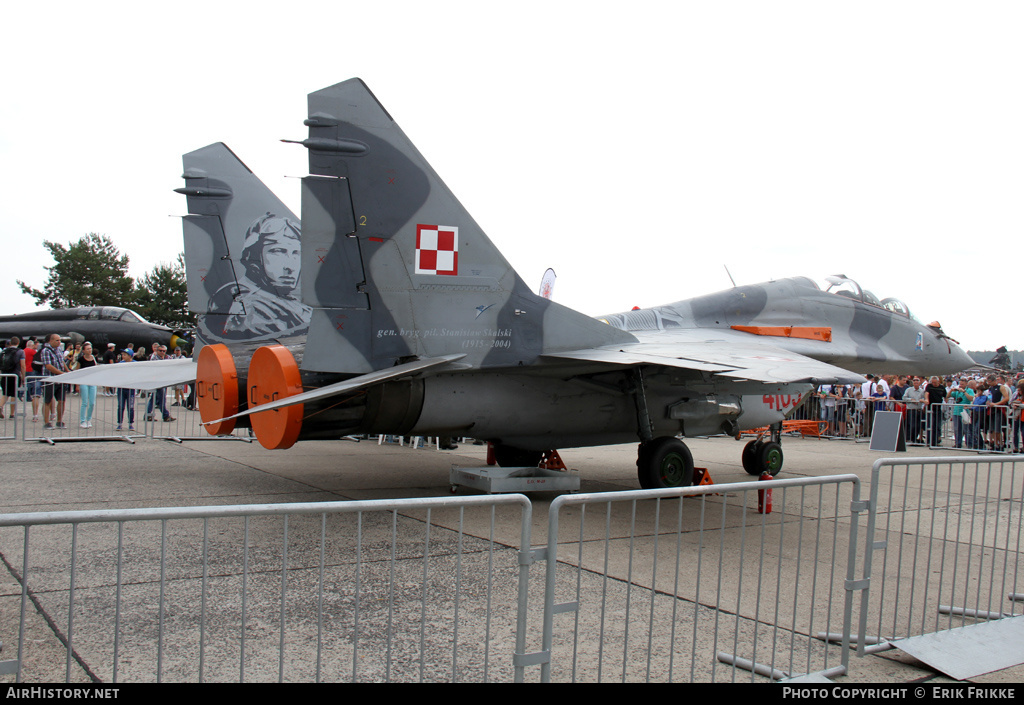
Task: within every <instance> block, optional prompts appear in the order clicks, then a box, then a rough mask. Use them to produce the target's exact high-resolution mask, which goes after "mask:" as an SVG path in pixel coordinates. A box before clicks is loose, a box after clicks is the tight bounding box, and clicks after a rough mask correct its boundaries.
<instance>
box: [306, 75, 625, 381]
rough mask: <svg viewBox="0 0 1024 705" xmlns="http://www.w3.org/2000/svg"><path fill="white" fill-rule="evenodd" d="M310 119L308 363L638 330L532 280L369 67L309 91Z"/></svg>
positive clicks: (501, 349) (600, 340)
mask: <svg viewBox="0 0 1024 705" xmlns="http://www.w3.org/2000/svg"><path fill="white" fill-rule="evenodd" d="M306 125H307V126H308V127H309V138H308V139H306V140H304V141H302V142H301V144H303V145H304V146H305V147H306V148H307V149H308V150H309V165H310V166H309V169H310V173H311V176H308V177H306V178H305V179H304V180H303V194H302V219H303V225H304V227H305V230H306V233H305V236H306V246H305V248H304V259H303V270H302V274H303V280H304V285H303V296H304V302H305V303H306V304H307V305H309V306H311V307H313V315H312V319H311V323H310V330H309V339H308V342H307V346H306V352H305V357H304V360H303V367H304V368H306V369H310V370H317V371H325V372H348V373H365V372H369V371H372V370H376V369H381V368H384V367H390V366H391V365H393V364H395V363H396V362H400V361H404V360H405V359H409V358H414V357H438V356H441V355H448V354H458V353H464V354H466V358H465V359H464V362H468V363H469V364H471V365H472V366H474V367H512V366H518V365H528V364H532V363H534V362H535V361H536V360H537V358H538V356H540V355H541V354H543V353H546V352H556V351H564V350H572V349H579V348H585V347H593V346H597V345H605V344H611V343H625V342H633V341H635V338H634V337H633V336H632V335H630V334H629V333H626V332H624V331H621V330H618V329H615V328H612V327H611V326H608V325H605V324H604V323H601V322H598V321H596V320H594V319H592V318H590V317H588V316H585V315H583V314H581V313H578V312H576V311H573V310H572V309H569V308H566V307H564V306H561V305H559V304H556V303H554V302H551V301H549V300H547V299H544V298H542V297H540V296H537V295H536V294H534V293H533V292H532V291H531V290H530V288H529V287H528V286H527V285H526V284H525V283H524V282H523V281H522V279H521V278H520V277H519V275H518V274H516V272H515V271H514V270H513V269H512V267H511V265H510V264H509V263H508V262H507V261H506V259H505V258H504V257H503V256H502V254H501V252H499V251H498V249H497V248H496V247H495V246H494V244H493V243H492V242H491V240H490V239H489V238H488V237H487V236H486V235H485V234H484V232H483V231H482V230H481V229H480V226H479V225H477V223H476V222H475V221H474V220H473V218H472V217H471V216H470V215H469V213H468V212H467V211H466V210H465V208H463V206H462V205H461V204H460V203H459V201H458V200H457V199H456V198H455V196H454V195H453V194H452V193H451V191H449V189H448V187H447V186H445V184H444V182H443V181H442V180H441V179H440V177H439V176H438V175H437V174H436V173H435V172H434V170H433V169H432V168H431V167H430V165H429V164H428V163H427V161H426V160H425V159H424V158H423V156H422V155H421V154H420V153H419V151H418V150H417V149H416V147H415V146H414V145H413V144H412V142H410V140H409V138H408V137H407V136H406V135H405V133H404V132H403V131H402V130H401V128H399V127H398V125H397V124H396V123H395V122H394V120H392V119H391V116H390V115H389V114H388V113H387V111H385V110H384V108H383V107H382V106H381V105H380V103H378V102H377V99H376V98H375V97H374V96H373V94H372V93H371V92H370V91H369V89H368V88H367V87H366V85H365V84H364V83H363V82H362V81H361V80H359V79H351V80H348V81H345V82H343V83H339V84H337V85H335V86H331V87H329V88H325V89H323V90H320V91H317V92H315V93H311V94H310V95H309V118H308V119H307V120H306Z"/></svg>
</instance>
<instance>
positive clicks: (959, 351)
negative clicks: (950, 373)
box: [952, 345, 975, 371]
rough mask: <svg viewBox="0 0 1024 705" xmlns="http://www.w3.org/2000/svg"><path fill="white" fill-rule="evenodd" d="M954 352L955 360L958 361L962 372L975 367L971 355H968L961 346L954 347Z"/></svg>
mask: <svg viewBox="0 0 1024 705" xmlns="http://www.w3.org/2000/svg"><path fill="white" fill-rule="evenodd" d="M952 352H953V357H954V360H955V361H956V363H957V365H958V367H959V370H960V371H963V370H966V369H967V368H968V367H973V366H974V364H975V363H974V360H973V359H972V358H971V356H970V355H968V354H967V351H966V350H964V349H963V348H961V347H960V346H959V345H953V351H952Z"/></svg>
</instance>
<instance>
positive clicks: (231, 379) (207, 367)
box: [196, 344, 238, 436]
mask: <svg viewBox="0 0 1024 705" xmlns="http://www.w3.org/2000/svg"><path fill="white" fill-rule="evenodd" d="M196 399H197V400H198V404H199V416H200V418H202V420H203V421H204V422H209V421H216V420H217V419H224V420H223V421H221V422H220V423H216V424H211V425H209V426H207V427H206V430H207V431H208V432H209V433H210V434H211V435H214V436H224V435H227V434H229V433H231V432H232V431H234V430H235V419H227V418H224V417H226V416H233V415H234V414H237V413H238V370H237V369H236V368H235V360H234V358H232V357H231V351H230V350H228V347H227V346H226V345H222V344H217V345H207V346H205V347H204V348H203V349H202V350H200V351H199V360H198V362H197V363H196Z"/></svg>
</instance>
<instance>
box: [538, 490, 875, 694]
mask: <svg viewBox="0 0 1024 705" xmlns="http://www.w3.org/2000/svg"><path fill="white" fill-rule="evenodd" d="M767 487H771V488H772V493H773V495H774V496H773V497H772V498H771V500H770V501H771V502H772V503H773V505H774V507H773V509H772V512H771V514H759V513H758V511H757V508H758V502H759V501H760V500H763V494H762V495H761V498H760V499H759V492H760V493H763V492H764V491H765V488H767ZM859 494H860V485H859V481H858V479H857V477H856V476H854V475H840V476H835V477H822V478H802V479H795V480H779V481H774V482H748V483H738V484H729V485H727V486H714V485H712V486H706V487H697V488H688V489H684V490H646V491H641V492H609V493H601V494H586V495H564V496H561V497H558V498H557V499H556V500H555V501H554V502H553V503H552V505H551V509H550V513H549V529H548V547H547V552H548V572H547V576H546V592H545V608H544V635H543V643H544V650H545V651H546V652H550V663H549V664H545V665H544V666H543V667H542V669H543V671H542V680H544V681H572V682H577V681H604V680H620V681H679V680H682V681H690V682H695V681H722V680H728V681H736V680H750V681H755V680H762V681H763V680H764V679H765V678H766V677H767V678H769V679H779V678H784V677H787V676H793V675H797V674H806V673H812V672H813V673H824V674H828V675H835V674H838V673H844V672H845V671H846V669H847V666H848V653H849V652H848V642H846V643H843V644H841V645H840V646H835V645H831V644H827V643H824V642H822V641H820V640H818V639H817V638H816V632H817V630H818V629H824V630H826V631H833V630H835V631H839V630H843V629H844V625H846V628H845V631H846V633H848V627H849V623H850V615H851V609H852V605H853V592H854V591H855V590H858V589H862V588H863V587H866V585H864V584H860V583H856V582H855V581H854V577H855V576H854V571H855V568H856V562H857V561H856V556H857V526H858V521H857V519H856V514H857V513H858V512H859V511H860V510H861V509H862V506H861V503H860V501H859ZM851 511H852V512H853V513H854V518H853V520H852V521H851V520H850V512H851ZM570 525H573V526H576V527H578V528H575V529H572V530H571V533H572V534H573V536H572V537H571V538H569V537H567V536H566V534H568V533H570V530H563V528H562V527H568V526H570ZM556 551H557V558H558V560H557V561H555V560H554V558H555V554H556ZM810 557H813V561H811V562H805V561H804V559H805V558H810ZM723 650H726V651H728V653H725V652H724V651H723ZM722 664H728V665H722ZM741 668H742V669H746V670H743V671H740V670H739V669H741ZM747 671H749V672H747Z"/></svg>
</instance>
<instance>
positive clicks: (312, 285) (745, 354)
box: [186, 79, 970, 450]
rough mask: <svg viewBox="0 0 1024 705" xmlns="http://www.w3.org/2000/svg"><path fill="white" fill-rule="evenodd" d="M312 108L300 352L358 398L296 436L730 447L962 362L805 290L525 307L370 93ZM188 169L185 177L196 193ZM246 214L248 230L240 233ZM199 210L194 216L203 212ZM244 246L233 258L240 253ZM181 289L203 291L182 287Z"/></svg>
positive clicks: (783, 284) (228, 216) (502, 263)
mask: <svg viewBox="0 0 1024 705" xmlns="http://www.w3.org/2000/svg"><path fill="white" fill-rule="evenodd" d="M308 108H309V118H308V119H307V120H306V125H307V126H308V127H309V137H308V138H307V139H306V140H303V141H301V144H303V145H304V146H305V147H306V148H307V149H308V153H309V163H310V174H311V175H310V176H309V177H306V178H305V179H304V180H303V192H302V226H303V231H304V232H303V241H304V243H303V249H302V258H303V264H302V280H303V289H302V290H303V303H304V304H305V305H307V306H309V307H311V308H312V315H311V319H310V321H311V322H310V327H309V332H308V336H307V337H306V338H305V342H304V344H303V343H302V342H301V339H300V338H296V339H295V340H296V341H298V342H297V344H296V346H295V352H296V357H297V358H298V359H299V360H300V365H301V368H302V370H303V380H304V386H306V387H307V388H310V387H316V386H318V385H321V384H328V383H329V382H331V380H337V379H347V380H348V382H345V383H339V384H340V386H339V389H342V388H343V389H344V390H345V393H346V394H351V392H352V390H353V389H359V390H361V391H359V393H358V394H355V395H352V396H347V397H343V398H342V401H341V402H340V406H345V407H346V414H347V415H346V416H345V417H344V419H343V420H338V419H337V418H335V421H337V422H336V423H335V424H334V425H333V426H330V424H327V425H325V424H324V422H323V418H325V417H324V416H323V415H322V414H321V415H320V416H319V417H318V418H319V419H320V421H319V422H316V421H314V420H313V417H315V416H317V413H316V410H317V409H318V408H320V409H322V408H325V407H328V406H329V407H331V408H333V407H335V406H339V402H338V401H337V400H334V399H332V400H331V401H329V402H321V406H320V407H317V406H316V404H317V402H312V406H311V405H310V403H307V410H308V418H307V422H306V423H307V425H306V426H305V427H304V430H303V436H302V437H316V436H317V434H321V435H333V436H335V437H336V436H337V435H340V434H342V433H349V432H354V431H363V432H375V433H376V432H380V433H419V434H431V435H443V434H453V435H463V434H465V435H472V436H475V437H477V438H483V439H488V440H494V441H497V442H500V443H503V444H505V445H510V446H514V447H518V448H525V449H534V450H541V449H549V448H556V447H572V446H584V445H602V444H607V443H616V442H624V441H629V440H636V439H637V438H638V437H644V436H645V434H646V435H648V436H650V437H660V436H673V435H676V434H680V433H681V434H684V435H698V434H704V433H715V432H719V431H722V430H727V431H730V432H732V431H734V430H736V429H738V428H751V427H756V426H762V425H766V424H768V423H773V422H775V421H778V420H781V419H782V418H784V417H785V415H786V414H788V413H790V412H791V411H792V410H793V409H794V408H795V407H796V405H797V404H798V403H799V400H800V398H801V395H803V394H805V393H806V392H807V391H809V390H810V389H811V388H812V387H813V385H814V384H817V383H821V382H825V381H835V380H850V381H853V380H859V379H860V378H859V376H858V375H856V374H853V373H851V372H849V371H848V370H849V369H858V370H862V369H865V367H867V366H871V365H874V364H876V363H877V364H879V365H880V369H881V370H884V371H887V372H898V371H900V370H901V369H903V368H902V367H900V366H901V365H903V364H907V365H916V366H917V367H916V369H915V371H919V372H922V373H925V374H927V373H929V372H927V371H926V370H931V369H935V368H934V367H928V366H927V365H930V364H932V362H933V361H939V362H935V364H936V365H938V366H942V367H943V370H944V371H952V370H953V369H962V368H963V367H966V366H967V365H969V364H970V362H969V361H968V360H967V359H966V355H964V354H963V353H962V351H960V350H959V348H957V347H956V346H955V345H953V346H951V347H949V348H947V346H946V342H947V341H946V340H943V339H940V338H938V337H937V336H936V335H935V334H934V332H933V331H931V330H929V329H925V328H924V327H922V326H920V324H917V323H916V322H913V321H911V319H909V318H908V319H899V320H897V319H895V318H894V317H893V314H891V313H889V312H886V311H883V310H880V309H873V308H870V307H867V306H866V305H864V304H855V303H854V302H852V301H849V300H843V299H841V297H836V296H834V295H830V294H829V295H826V294H824V293H823V292H821V291H820V290H817V289H816V288H815V287H813V285H811V286H807V284H808V283H809V280H801V279H794V280H781V281H779V282H771V283H768V284H763V285H756V286H751V287H738V288H735V289H732V290H728V291H725V292H720V293H717V294H710V295H708V296H703V297H697V298H695V299H691V300H689V301H683V302H678V303H675V304H670V305H668V306H663V307H658V308H655V309H647V310H644V311H634V312H628V313H624V314H618V315H616V316H610V317H608V318H607V319H606V321H604V322H602V321H599V320H596V319H592V318H589V317H587V316H585V315H583V314H580V313H578V312H576V311H573V310H571V309H568V308H566V307H564V306H561V305H559V304H557V303H554V302H551V301H549V300H547V299H544V298H541V297H540V296H537V295H535V294H533V292H532V291H531V290H530V288H529V287H527V286H526V284H525V283H524V282H523V281H522V279H521V278H520V277H519V276H518V275H517V274H516V273H515V271H514V270H513V269H512V268H511V266H510V265H509V263H508V262H507V261H506V260H505V258H504V257H503V256H502V255H501V253H500V252H499V251H498V250H497V248H496V247H495V246H494V244H493V243H492V242H491V241H490V240H489V239H488V238H487V236H486V235H485V234H484V233H483V232H482V230H481V229H480V228H479V226H478V225H477V224H476V222H475V221H474V220H473V219H472V217H471V216H470V215H469V214H468V213H467V212H466V210H465V209H464V208H463V207H462V205H461V204H460V203H459V202H458V200H457V199H456V198H455V196H454V195H453V194H452V193H451V192H450V191H449V190H448V188H447V187H446V186H445V184H444V183H443V182H442V181H441V179H440V178H439V177H438V176H437V174H436V173H435V172H434V171H433V169H432V168H431V167H430V166H429V164H427V162H426V161H425V160H424V158H423V157H422V155H420V153H419V151H418V150H417V149H416V148H415V147H414V146H413V145H412V143H411V142H410V141H409V139H408V138H407V137H406V135H405V134H404V133H403V132H402V130H401V129H400V128H399V127H398V126H397V125H396V124H395V123H394V121H393V120H392V119H391V117H390V115H388V113H387V112H386V111H385V110H384V109H383V107H382V106H381V105H380V104H379V103H378V102H377V100H376V98H375V97H374V96H373V95H372V94H371V93H370V91H369V90H368V89H367V87H366V86H365V85H364V84H363V82H362V81H360V80H359V79H352V80H349V81H345V82H343V83H340V84H337V85H335V86H331V87H329V88H325V89H323V90H321V91H317V92H315V93H312V94H310V96H309V105H308ZM200 151H202V150H200ZM195 154H197V153H193V155H195ZM188 156H189V155H186V157H188ZM232 156H233V155H232ZM189 171H190V169H189V164H188V161H186V177H187V178H189ZM246 171H247V170H246ZM191 178H195V179H198V178H205V179H207V181H206V182H203V183H206V184H208V187H209V188H211V189H221V190H227V191H229V192H230V193H231V194H232V199H231V200H230V201H228V200H225V197H224V196H223V195H221V194H215V197H214V198H213V199H208V200H209V201H211V203H209V204H207V206H206V207H205V208H206V209H207V210H204V211H202V213H203V214H209V215H216V216H218V217H219V218H220V219H221V221H222V222H223V223H225V224H228V223H231V222H235V221H238V222H240V223H244V222H246V218H247V217H248V216H249V214H253V213H259V212H263V211H265V210H266V207H265V203H266V202H267V193H269V192H266V193H264V192H265V187H263V186H262V184H259V188H255V187H254V186H253V185H252V184H251V182H250V181H249V180H248V177H247V176H246V175H245V174H242V173H240V172H238V170H237V169H236V170H235V172H234V173H233V174H232V175H231V176H230V177H227V176H223V177H222V176H221V175H219V174H218V175H217V178H214V171H213V170H212V169H208V170H207V173H204V174H199V173H194V174H193V176H192V177H191ZM253 178H254V177H253ZM189 183H190V185H191V184H192V182H191V181H190V182H189ZM197 183H199V182H197ZM257 183H258V181H257ZM243 197H244V198H243ZM271 198H272V196H271ZM243 200H244V202H245V203H246V206H245V209H244V211H245V215H239V216H238V217H237V218H236V217H234V216H233V210H234V209H236V208H237V209H238V210H239V211H242V210H243V209H242V208H241V207H239V206H236V201H237V202H239V203H241V202H242V201H243ZM274 200H276V199H274ZM226 204H230V207H229V208H225V206H226ZM207 211H213V212H212V213H207ZM190 212H196V213H198V212H199V208H198V206H197V210H196V211H193V204H192V196H190ZM188 222H189V221H188V220H186V223H188ZM424 227H426V228H427V230H428V231H430V232H433V231H431V230H430V228H438V229H439V230H443V229H446V228H448V229H451V230H452V231H453V232H456V231H457V243H458V244H457V252H458V254H457V265H455V267H454V268H450V267H448V265H446V267H448V268H441V267H438V268H437V270H436V271H438V272H441V271H448V272H450V273H418V272H417V271H416V263H417V261H418V260H417V231H418V230H419V229H422V228H424ZM236 229H237V228H234V226H229V225H225V227H224V230H225V231H226V232H229V233H230V232H231V231H233V230H236ZM204 232H205V231H204ZM186 234H187V229H186ZM207 240H208V241H209V244H208V245H206V247H207V249H208V250H209V253H208V254H207V255H206V256H205V258H203V259H201V261H203V262H207V263H211V264H212V265H213V266H216V265H217V263H218V261H219V260H218V259H217V258H218V257H220V256H222V255H221V254H220V252H221V250H218V249H217V247H218V244H219V243H218V242H217V240H216V238H215V237H213V236H207ZM234 247H235V245H233V244H231V243H228V244H227V245H226V246H225V249H226V251H227V252H228V253H229V255H231V254H232V253H233V252H234V251H235V250H234V249H233V248H234ZM186 254H187V253H186ZM227 261H228V262H230V261H232V259H231V257H230V256H229V258H228V260H227ZM192 263H193V260H192V259H190V260H189V264H190V266H191V264H192ZM213 266H210V269H211V271H212V269H213ZM423 268H424V267H421V269H423ZM426 269H427V270H430V269H431V268H430V267H429V266H427V267H426ZM453 269H454V271H452V270H453ZM227 274H228V270H227V268H226V267H223V266H222V267H221V268H220V269H219V270H217V276H218V277H224V276H226V275H227ZM189 285H190V291H191V289H192V287H193V285H196V286H198V285H199V284H198V283H197V282H196V280H195V279H194V278H190V279H189ZM199 298H200V300H201V299H202V297H199ZM207 298H208V297H207ZM608 323H611V324H612V325H608ZM730 325H782V326H793V325H798V326H830V327H831V328H832V331H833V341H832V342H831V343H821V342H818V341H806V340H799V339H789V338H766V337H763V336H754V335H750V334H747V333H740V332H737V331H733V330H731V329H730V328H729V326H730ZM915 326H916V327H915ZM919 329H920V330H923V331H924V338H925V341H926V344H925V345H924V349H923V351H922V352H923V354H922V355H917V356H916V357H915V356H913V355H911V354H910V352H909V351H908V349H907V341H906V338H907V337H908V336H911V334H913V335H912V336H911V338H910V343H909V345H910V346H911V348H912V347H913V345H914V339H913V337H914V336H916V333H917V331H918V330H919ZM940 353H943V354H940ZM452 355H461V356H462V357H461V359H459V360H458V361H457V362H456V363H452V364H449V361H445V362H444V363H443V364H441V365H440V366H437V365H434V366H432V367H430V368H429V369H427V370H426V371H422V370H421V371H420V372H419V373H417V374H416V375H405V376H397V375H396V376H392V377H390V378H385V377H382V376H381V373H382V372H385V371H386V370H388V369H389V368H393V367H394V366H396V365H400V364H404V363H410V362H411V361H414V360H417V359H419V360H439V359H440V358H446V357H448V356H452ZM400 369H401V368H400ZM424 369H426V368H424ZM636 370H642V382H639V383H640V384H642V387H641V388H640V389H639V390H638V388H637V387H636V385H637V384H638V378H637V376H636V374H637V373H636ZM865 371H866V370H865ZM360 375H363V376H366V380H367V381H366V383H365V384H360V379H361V377H360ZM639 397H642V398H643V401H645V402H646V409H647V416H648V417H649V419H648V420H647V421H648V423H649V426H650V430H649V432H648V431H646V430H642V429H644V428H645V426H646V425H648V424H645V422H644V420H643V419H642V412H641V411H640V409H641V408H642V405H641V404H640V400H639ZM346 405H347V406H346ZM311 422H312V423H314V424H318V425H316V426H311V425H310V423H311ZM307 429H308V430H307Z"/></svg>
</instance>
